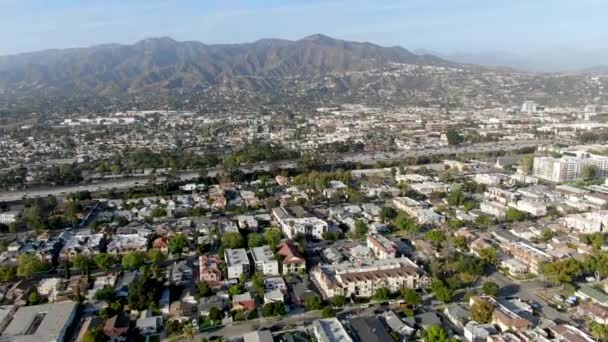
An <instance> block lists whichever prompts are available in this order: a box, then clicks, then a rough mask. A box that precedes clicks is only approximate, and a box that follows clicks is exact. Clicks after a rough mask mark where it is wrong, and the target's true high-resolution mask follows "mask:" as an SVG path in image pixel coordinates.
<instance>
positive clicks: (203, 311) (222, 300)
mask: <svg viewBox="0 0 608 342" xmlns="http://www.w3.org/2000/svg"><path fill="white" fill-rule="evenodd" d="M211 308H216V309H218V310H220V311H224V310H226V309H227V308H228V297H227V296H223V295H220V294H215V295H213V296H211V297H201V298H200V299H199V300H198V313H199V315H200V316H208V315H209V311H210V310H211Z"/></svg>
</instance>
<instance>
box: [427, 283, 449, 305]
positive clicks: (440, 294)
mask: <svg viewBox="0 0 608 342" xmlns="http://www.w3.org/2000/svg"><path fill="white" fill-rule="evenodd" d="M431 290H432V291H433V294H434V295H435V298H437V300H438V301H440V302H443V303H449V302H451V301H452V297H453V296H454V293H453V292H452V290H451V289H450V288H449V287H447V286H446V285H445V284H443V282H440V281H436V282H434V283H433V284H432V285H431Z"/></svg>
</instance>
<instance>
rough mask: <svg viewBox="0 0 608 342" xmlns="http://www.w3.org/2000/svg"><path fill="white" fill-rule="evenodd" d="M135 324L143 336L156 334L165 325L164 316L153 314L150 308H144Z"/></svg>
mask: <svg viewBox="0 0 608 342" xmlns="http://www.w3.org/2000/svg"><path fill="white" fill-rule="evenodd" d="M135 326H136V327H137V329H138V330H139V333H140V334H141V335H143V336H149V335H156V334H158V333H160V331H161V330H162V327H163V316H153V315H152V312H151V311H150V310H144V311H143V312H142V313H141V315H139V319H138V320H137V321H136V323H135Z"/></svg>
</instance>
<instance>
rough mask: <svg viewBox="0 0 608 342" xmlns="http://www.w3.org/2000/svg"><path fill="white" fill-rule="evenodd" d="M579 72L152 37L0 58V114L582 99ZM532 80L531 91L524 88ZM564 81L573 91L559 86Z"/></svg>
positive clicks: (323, 47)
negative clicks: (118, 107)
mask: <svg viewBox="0 0 608 342" xmlns="http://www.w3.org/2000/svg"><path fill="white" fill-rule="evenodd" d="M496 77H499V78H500V79H501V82H503V83H504V82H506V83H507V86H509V87H510V89H509V94H507V95H505V94H500V92H499V89H498V88H500V87H501V85H498V84H495V83H494V82H495V81H496V79H495V78H496ZM584 78H585V76H582V75H569V76H564V75H559V76H556V75H535V74H529V73H518V72H516V71H512V70H509V69H505V68H494V69H489V68H483V67H478V66H475V65H469V64H459V63H454V62H450V61H447V60H444V59H442V58H439V57H436V56H434V55H430V54H415V53H412V52H410V51H408V50H406V49H404V48H401V47H381V46H378V45H375V44H371V43H362V42H350V41H343V40H338V39H333V38H330V37H327V36H324V35H320V34H315V35H312V36H308V37H305V38H303V39H300V40H296V41H289V40H280V39H262V40H259V41H256V42H253V43H246V44H218V45H206V44H203V43H200V42H192V41H187V42H178V41H175V40H173V39H170V38H153V39H145V40H142V41H139V42H136V43H135V44H133V45H118V44H108V45H99V46H93V47H88V48H75V49H63V50H46V51H40V52H32V53H24V54H19V55H12V56H1V57H0V101H1V102H0V110H2V112H0V115H2V114H1V113H5V115H8V113H9V112H16V111H23V112H25V111H27V110H32V111H50V110H54V111H57V110H64V111H67V110H73V111H87V110H96V109H98V108H105V107H107V106H114V105H115V104H124V105H129V106H138V107H148V106H149V107H154V106H157V105H167V104H168V105H170V106H172V107H180V106H182V105H184V104H188V105H187V106H193V105H195V104H201V103H209V99H210V98H216V99H217V97H218V96H226V95H230V96H231V98H243V97H247V98H258V99H259V98H262V99H264V101H266V102H272V101H279V100H290V101H291V100H298V99H299V100H303V99H304V100H311V101H313V102H322V103H326V102H332V101H349V100H357V102H360V101H362V100H365V101H368V102H382V101H390V102H392V103H396V104H399V103H409V104H429V103H430V104H433V103H440V104H451V105H453V106H461V105H462V106H464V105H467V103H465V102H467V101H469V102H470V101H473V102H488V101H490V102H495V103H497V104H498V103H500V104H517V103H518V102H519V101H521V99H522V98H527V99H535V98H536V99H543V98H546V99H550V100H551V101H555V102H560V101H566V102H567V101H583V102H585V101H587V100H589V99H591V98H592V97H594V96H595V97H596V95H597V94H594V93H590V94H587V95H585V94H581V93H580V91H579V90H581V89H583V88H585V87H586V86H585V85H584V84H582V83H580V82H584ZM535 85H536V88H537V90H535V91H534V92H532V93H530V91H529V90H530V88H531V87H534V86H535ZM566 85H567V86H568V87H569V88H570V90H567V89H566V90H565V89H562V87H565V86H566ZM579 88H580V89H579ZM533 89H534V88H533ZM526 93H527V94H526ZM556 95H557V97H556ZM484 97H485V100H484ZM476 99H477V100H476ZM1 104H4V106H2V105H1ZM475 105H482V104H481V103H476V104H475ZM184 106H186V105H184ZM96 107H98V108H96Z"/></svg>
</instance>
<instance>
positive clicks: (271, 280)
mask: <svg viewBox="0 0 608 342" xmlns="http://www.w3.org/2000/svg"><path fill="white" fill-rule="evenodd" d="M264 288H265V289H266V290H280V291H283V292H285V291H287V285H286V284H285V280H283V278H282V277H268V278H265V279H264Z"/></svg>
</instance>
